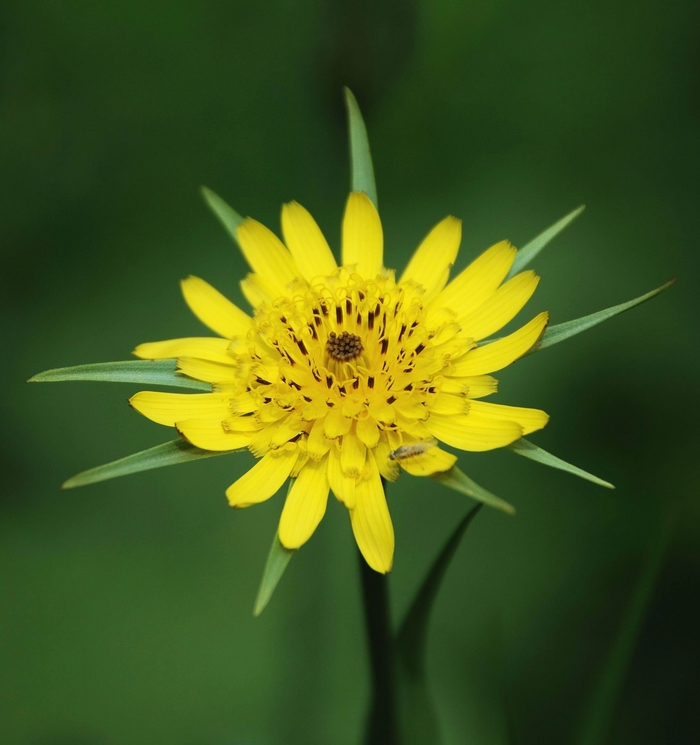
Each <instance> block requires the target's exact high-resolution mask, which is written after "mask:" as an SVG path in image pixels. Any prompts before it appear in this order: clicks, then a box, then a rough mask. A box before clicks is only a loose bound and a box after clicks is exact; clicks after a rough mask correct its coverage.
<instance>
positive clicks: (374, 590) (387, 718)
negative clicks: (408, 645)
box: [358, 553, 400, 745]
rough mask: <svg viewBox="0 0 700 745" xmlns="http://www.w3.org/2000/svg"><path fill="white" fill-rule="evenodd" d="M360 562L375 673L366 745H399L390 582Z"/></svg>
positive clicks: (371, 663)
mask: <svg viewBox="0 0 700 745" xmlns="http://www.w3.org/2000/svg"><path fill="white" fill-rule="evenodd" d="M358 556H359V559H360V577H361V580H362V600H363V605H364V611H365V625H366V628H367V644H368V649H369V658H370V665H371V670H372V703H371V708H370V712H369V717H368V719H367V732H366V737H365V743H366V745H399V743H400V739H399V731H398V719H397V707H396V678H395V672H394V649H393V639H392V634H391V616H390V612H389V582H388V578H387V575H385V574H379V573H378V572H375V571H374V570H373V569H371V568H370V567H369V566H368V565H367V562H366V561H365V560H364V558H363V556H362V554H359V553H358Z"/></svg>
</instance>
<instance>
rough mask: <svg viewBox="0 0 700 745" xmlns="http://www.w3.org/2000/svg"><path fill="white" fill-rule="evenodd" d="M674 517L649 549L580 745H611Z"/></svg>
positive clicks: (580, 735) (602, 675) (594, 696)
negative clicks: (626, 679)
mask: <svg viewBox="0 0 700 745" xmlns="http://www.w3.org/2000/svg"><path fill="white" fill-rule="evenodd" d="M672 526H673V517H672V518H671V519H667V521H666V523H665V524H664V525H663V526H662V530H661V532H660V533H659V535H658V537H657V538H656V540H655V542H654V544H653V545H652V546H651V547H650V549H649V553H648V555H647V559H646V562H645V563H644V566H643V567H642V570H641V572H640V574H639V578H638V580H637V584H636V586H635V588H634V591H633V593H632V596H631V598H630V601H629V606H628V608H627V612H626V613H625V615H624V617H623V619H622V625H621V627H620V629H619V631H618V635H617V638H616V640H615V642H614V643H613V646H612V649H611V650H610V654H609V656H608V659H607V661H606V663H605V665H604V668H603V670H602V674H601V677H600V680H599V682H598V685H597V687H596V689H595V690H594V691H593V695H592V698H591V703H590V705H589V707H588V710H587V712H586V716H585V719H584V721H583V724H582V726H581V727H580V728H579V736H578V738H577V739H576V742H577V745H605V743H607V742H609V741H610V740H609V736H610V728H611V724H612V720H613V716H614V713H615V705H616V703H617V701H618V699H619V696H620V692H621V690H622V685H623V683H624V681H625V675H626V673H627V670H628V668H629V665H630V662H631V661H632V656H633V653H634V648H635V645H636V643H637V638H638V636H639V632H640V630H641V627H642V622H643V621H644V617H645V615H646V612H647V609H648V607H649V602H650V601H651V598H652V596H653V593H654V587H655V586H656V580H657V578H658V576H659V571H660V570H661V566H662V564H663V558H664V555H665V553H666V548H667V546H668V543H669V539H670V536H671V529H672Z"/></svg>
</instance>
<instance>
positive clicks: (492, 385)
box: [440, 375, 498, 398]
mask: <svg viewBox="0 0 700 745" xmlns="http://www.w3.org/2000/svg"><path fill="white" fill-rule="evenodd" d="M440 390H441V391H442V392H443V393H464V394H465V395H466V396H468V397H469V398H483V397H484V396H490V395H491V394H492V393H497V392H498V381H497V380H496V378H493V377H491V376H490V375H474V376H472V377H468V378H452V377H449V378H445V380H443V382H442V384H441V387H440Z"/></svg>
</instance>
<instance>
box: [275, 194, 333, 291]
mask: <svg viewBox="0 0 700 745" xmlns="http://www.w3.org/2000/svg"><path fill="white" fill-rule="evenodd" d="M282 234H283V235H284V242H285V243H286V244H287V248H288V249H289V252H290V253H291V254H292V258H293V259H294V261H296V264H297V266H298V267H299V271H300V272H301V274H302V276H303V277H304V279H307V280H310V279H313V278H314V277H318V276H319V275H329V274H333V273H334V272H335V270H336V269H337V268H338V265H337V264H336V263H335V259H334V258H333V253H332V252H331V249H330V247H329V246H328V242H327V241H326V239H325V238H324V237H323V233H322V232H321V229H320V228H319V227H318V225H317V224H316V221H315V220H314V218H313V217H311V215H310V214H309V212H308V211H307V210H306V209H304V207H302V206H301V205H300V204H299V203H298V202H289V204H285V205H284V207H283V208H282Z"/></svg>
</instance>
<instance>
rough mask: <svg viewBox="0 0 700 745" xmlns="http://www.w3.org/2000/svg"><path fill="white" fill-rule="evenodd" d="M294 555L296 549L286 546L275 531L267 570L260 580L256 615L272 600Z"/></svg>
mask: <svg viewBox="0 0 700 745" xmlns="http://www.w3.org/2000/svg"><path fill="white" fill-rule="evenodd" d="M293 555H294V550H292V549H289V548H285V547H284V546H283V545H282V543H281V541H280V539H279V534H278V533H275V537H274V539H273V541H272V546H271V547H270V553H269V554H268V556H267V561H266V562H265V570H264V571H263V577H262V581H261V582H260V589H259V590H258V596H257V597H256V598H255V609H254V610H253V615H254V616H259V615H260V614H261V613H262V612H263V611H264V610H265V607H266V606H267V604H268V603H269V602H270V598H271V597H272V593H273V592H274V591H275V588H276V587H277V584H278V582H279V581H280V579H282V575H283V574H284V570H285V569H286V568H287V564H289V560H290V559H291V558H292V556H293Z"/></svg>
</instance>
